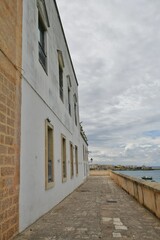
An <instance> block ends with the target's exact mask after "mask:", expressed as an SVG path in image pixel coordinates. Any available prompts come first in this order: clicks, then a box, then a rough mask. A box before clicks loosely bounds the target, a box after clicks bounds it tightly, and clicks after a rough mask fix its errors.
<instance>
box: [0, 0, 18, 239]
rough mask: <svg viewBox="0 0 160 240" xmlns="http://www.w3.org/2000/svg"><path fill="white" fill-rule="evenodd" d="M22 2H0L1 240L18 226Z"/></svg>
mask: <svg viewBox="0 0 160 240" xmlns="http://www.w3.org/2000/svg"><path fill="white" fill-rule="evenodd" d="M21 24H22V1H21V0H14V1H8V0H3V1H1V3H0V239H3V240H8V239H11V238H12V237H13V236H14V235H16V234H17V233H18V229H19V159H20V156H19V155H20V105H21V56H22V51H21V34H22V30H21V28H22V26H21Z"/></svg>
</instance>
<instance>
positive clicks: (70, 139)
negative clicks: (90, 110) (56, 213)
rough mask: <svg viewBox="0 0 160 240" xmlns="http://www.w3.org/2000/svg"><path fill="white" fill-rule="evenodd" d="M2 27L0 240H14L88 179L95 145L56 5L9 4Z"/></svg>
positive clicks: (2, 11) (39, 0) (40, 1)
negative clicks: (83, 118) (83, 120)
mask: <svg viewBox="0 0 160 240" xmlns="http://www.w3.org/2000/svg"><path fill="white" fill-rule="evenodd" d="M22 9H23V14H22ZM0 22H1V24H0V30H1V31H0V34H1V35H0V44H1V45H0V48H1V49H0V50H1V51H0V57H1V58H0V61H1V62H0V201H1V202H0V203H1V206H2V210H1V212H0V214H1V216H2V218H1V219H2V221H0V239H1V238H2V239H11V238H12V237H13V236H15V235H16V234H17V233H18V232H21V231H23V230H24V229H25V228H26V227H28V226H29V225H30V224H32V223H33V222H34V221H36V220H37V219H38V218H39V217H41V216H42V215H43V214H45V213H46V212H47V211H49V210H50V209H51V208H53V207H54V206H55V205H56V204H57V203H59V202H60V201H61V200H62V199H64V198H65V197H66V196H67V195H68V194H70V193H71V192H72V191H73V190H74V189H75V188H77V187H78V186H79V185H80V184H81V183H82V182H83V181H84V180H85V178H86V177H87V175H88V143H87V138H86V135H85V133H84V131H83V128H82V127H81V126H80V124H79V102H78V82H77V78H76V74H75V71H74V67H73V64H72V60H71V57H70V53H69V49H68V45H67V42H66V38H65V35H64V31H63V27H62V23H61V20H60V16H59V12H58V9H57V5H56V1H53V0H47V1H44V0H32V1H28V0H23V1H21V0H15V1H14V3H13V2H12V1H9V2H8V1H7V0H4V1H2V3H1V8H0ZM22 23H23V24H22Z"/></svg>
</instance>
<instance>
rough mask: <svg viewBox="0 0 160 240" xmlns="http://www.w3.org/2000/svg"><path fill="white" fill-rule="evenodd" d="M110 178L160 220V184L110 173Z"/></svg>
mask: <svg viewBox="0 0 160 240" xmlns="http://www.w3.org/2000/svg"><path fill="white" fill-rule="evenodd" d="M110 176H111V178H112V179H113V180H114V181H115V182H116V183H117V184H118V185H119V186H120V187H122V188H123V189H124V190H125V191H126V192H128V193H129V194H130V195H132V196H133V197H134V198H135V199H136V200H137V201H138V202H140V204H142V205H144V206H145V207H146V208H148V209H149V210H150V211H152V212H153V213H154V214H155V215H156V216H157V217H158V218H160V183H155V182H149V181H145V180H140V179H137V178H133V177H129V176H126V175H123V174H119V173H115V172H110Z"/></svg>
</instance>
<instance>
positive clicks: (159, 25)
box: [57, 0, 160, 166]
mask: <svg viewBox="0 0 160 240" xmlns="http://www.w3.org/2000/svg"><path fill="white" fill-rule="evenodd" d="M57 4H58V7H59V12H60V16H61V20H62V23H63V27H64V31H65V35H66V38H67V42H68V45H69V49H70V53H71V56H72V60H73V65H74V68H75V71H76V75H77V78H78V82H79V101H80V120H81V121H83V123H82V125H83V127H84V129H85V132H86V134H87V136H88V140H89V151H91V153H90V154H89V158H91V157H92V158H93V160H94V161H93V162H94V163H106V164H116V165H119V164H120V165H128V164H129V165H143V164H145V165H151V166H152V165H159V166H160V0H98V1H97V0H69V1H68V0H57Z"/></svg>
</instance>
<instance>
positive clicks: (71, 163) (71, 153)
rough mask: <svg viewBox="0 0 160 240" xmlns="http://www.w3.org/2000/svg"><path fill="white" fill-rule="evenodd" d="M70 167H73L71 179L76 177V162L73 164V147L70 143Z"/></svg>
mask: <svg viewBox="0 0 160 240" xmlns="http://www.w3.org/2000/svg"><path fill="white" fill-rule="evenodd" d="M70 166H71V178H73V176H74V162H73V145H72V143H71V142H70Z"/></svg>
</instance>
